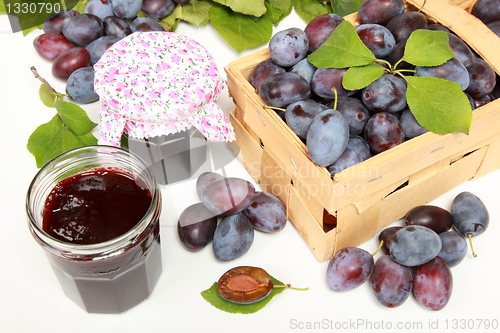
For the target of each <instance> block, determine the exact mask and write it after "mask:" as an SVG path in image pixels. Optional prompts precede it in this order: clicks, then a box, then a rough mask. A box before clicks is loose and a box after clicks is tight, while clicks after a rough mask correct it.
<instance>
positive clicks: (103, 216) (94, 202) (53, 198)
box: [43, 168, 151, 244]
mask: <svg viewBox="0 0 500 333" xmlns="http://www.w3.org/2000/svg"><path fill="white" fill-rule="evenodd" d="M150 205H151V193H150V192H149V190H148V189H147V188H143V187H141V186H139V185H138V184H137V183H136V181H135V179H134V178H132V177H131V176H130V175H128V174H127V173H126V172H124V171H122V170H119V169H118V170H116V169H109V168H96V169H92V170H89V171H85V172H82V173H79V174H76V175H74V176H71V177H68V178H66V179H64V180H62V181H60V182H59V183H58V184H57V185H56V186H55V187H54V189H53V190H52V191H51V193H50V194H49V196H48V197H47V200H46V203H45V209H44V213H43V230H44V231H45V232H46V233H47V234H49V235H51V236H52V237H54V238H56V239H58V240H61V241H64V242H68V243H73V244H96V243H102V242H105V241H108V240H111V239H113V238H116V237H118V236H120V235H123V234H124V233H126V232H127V231H129V230H130V229H132V228H133V227H134V226H135V225H136V224H137V223H138V222H139V221H140V220H141V219H142V218H143V217H144V215H145V214H146V212H147V210H148V208H149V206H150Z"/></svg>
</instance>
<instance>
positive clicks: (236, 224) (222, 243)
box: [212, 213, 254, 261]
mask: <svg viewBox="0 0 500 333" xmlns="http://www.w3.org/2000/svg"><path fill="white" fill-rule="evenodd" d="M253 239H254V228H253V226H252V223H251V222H250V220H249V219H248V218H247V217H246V216H245V215H243V214H242V213H238V214H234V215H230V216H227V217H225V218H224V219H223V220H222V221H221V222H219V224H218V225H217V228H216V229H215V233H214V238H213V241H212V249H213V252H214V256H215V258H217V259H218V260H220V261H230V260H233V259H236V258H239V257H241V256H242V255H244V254H245V253H247V252H248V250H249V249H250V247H251V246H252V243H253Z"/></svg>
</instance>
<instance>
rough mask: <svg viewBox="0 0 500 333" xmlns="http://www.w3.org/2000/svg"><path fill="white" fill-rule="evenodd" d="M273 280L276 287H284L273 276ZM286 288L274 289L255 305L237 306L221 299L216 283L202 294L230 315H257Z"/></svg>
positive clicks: (209, 301)
mask: <svg viewBox="0 0 500 333" xmlns="http://www.w3.org/2000/svg"><path fill="white" fill-rule="evenodd" d="M271 280H272V281H273V284H274V285H282V284H283V283H282V282H280V281H278V280H276V279H275V278H273V277H272V276H271ZM284 289H285V288H274V289H273V290H271V293H270V294H269V296H267V297H266V298H264V299H263V300H262V301H260V302H257V303H253V304H236V303H232V302H229V301H226V300H225V299H223V298H222V297H220V295H219V293H218V292H217V282H215V283H214V284H213V285H212V286H211V287H210V288H209V289H207V290H204V291H202V292H201V296H202V297H203V298H204V299H205V300H206V301H207V302H208V303H210V304H212V305H213V306H214V307H216V308H217V309H219V310H222V311H225V312H229V313H243V314H250V313H255V312H257V311H259V310H260V309H262V308H263V307H264V306H265V305H266V304H267V303H269V301H270V300H271V299H272V298H273V297H274V296H275V295H277V294H279V293H282V292H283V290H284Z"/></svg>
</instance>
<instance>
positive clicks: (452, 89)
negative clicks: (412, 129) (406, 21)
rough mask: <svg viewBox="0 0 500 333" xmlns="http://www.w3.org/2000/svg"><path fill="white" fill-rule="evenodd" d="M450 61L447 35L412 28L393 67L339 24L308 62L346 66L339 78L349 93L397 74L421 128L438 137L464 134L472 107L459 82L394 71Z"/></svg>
mask: <svg viewBox="0 0 500 333" xmlns="http://www.w3.org/2000/svg"><path fill="white" fill-rule="evenodd" d="M453 57H454V54H453V52H452V50H451V48H450V46H449V41H448V34H447V33H446V32H443V31H431V30H416V31H414V32H413V33H412V34H411V36H410V37H409V38H408V40H407V42H406V46H405V50H404V54H403V57H402V58H401V59H400V60H399V61H398V62H397V63H396V64H394V65H391V64H390V63H389V62H387V61H385V60H382V59H377V58H376V57H375V56H374V55H373V53H372V52H371V51H370V50H369V49H368V48H367V47H366V46H365V45H364V43H363V42H362V41H361V39H360V38H359V36H358V34H357V33H356V30H355V28H354V26H353V25H352V23H350V22H349V21H343V22H342V23H341V24H339V26H338V27H337V28H336V29H335V30H334V32H333V33H332V34H331V35H330V37H329V38H328V39H327V40H326V41H325V42H324V43H323V44H322V45H321V46H320V47H319V48H318V49H317V50H316V51H315V52H313V53H312V54H310V55H309V57H308V60H309V61H310V62H311V63H312V64H313V65H315V66H316V67H318V68H348V70H347V72H346V73H345V75H344V78H343V79H342V85H343V86H344V88H345V89H347V90H359V89H363V88H364V87H366V86H368V85H369V84H370V83H372V82H373V81H375V80H377V79H379V78H380V77H381V76H382V75H383V74H385V73H388V74H392V75H399V76H401V77H402V78H403V79H405V80H406V82H407V91H406V101H407V104H408V107H409V108H410V110H411V111H412V113H413V114H414V116H415V118H416V119H417V121H418V123H419V124H420V125H421V126H423V127H425V128H426V129H427V130H429V131H431V132H434V133H437V134H447V133H459V132H461V133H465V134H468V133H469V127H470V124H471V121H472V108H471V105H470V102H469V100H468V98H467V96H466V95H465V94H464V93H463V91H462V89H461V87H460V85H459V84H458V83H456V82H452V81H447V80H444V79H439V78H433V77H418V76H409V75H405V74H406V73H408V70H403V69H398V65H399V64H401V63H402V62H403V61H404V62H407V63H410V64H412V65H414V66H439V65H442V64H444V63H445V62H447V61H448V60H450V59H451V58H453ZM381 63H382V64H383V65H384V66H381V65H380V64H381Z"/></svg>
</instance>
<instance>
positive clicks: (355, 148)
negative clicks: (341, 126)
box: [327, 135, 371, 177]
mask: <svg viewBox="0 0 500 333" xmlns="http://www.w3.org/2000/svg"><path fill="white" fill-rule="evenodd" d="M370 156H371V153H370V146H369V145H368V143H367V142H366V141H365V139H363V138H362V137H360V136H359V135H351V136H350V137H349V141H347V146H346V147H345V150H344V152H343V153H342V155H340V157H339V158H338V159H337V160H336V161H335V162H334V163H333V164H332V165H329V166H328V167H327V169H328V171H330V174H331V175H332V177H334V176H335V174H336V173H338V172H340V171H342V170H344V169H347V168H349V167H351V166H353V165H356V164H358V163H361V162H363V161H365V160H367V159H368V158H369V157H370Z"/></svg>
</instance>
